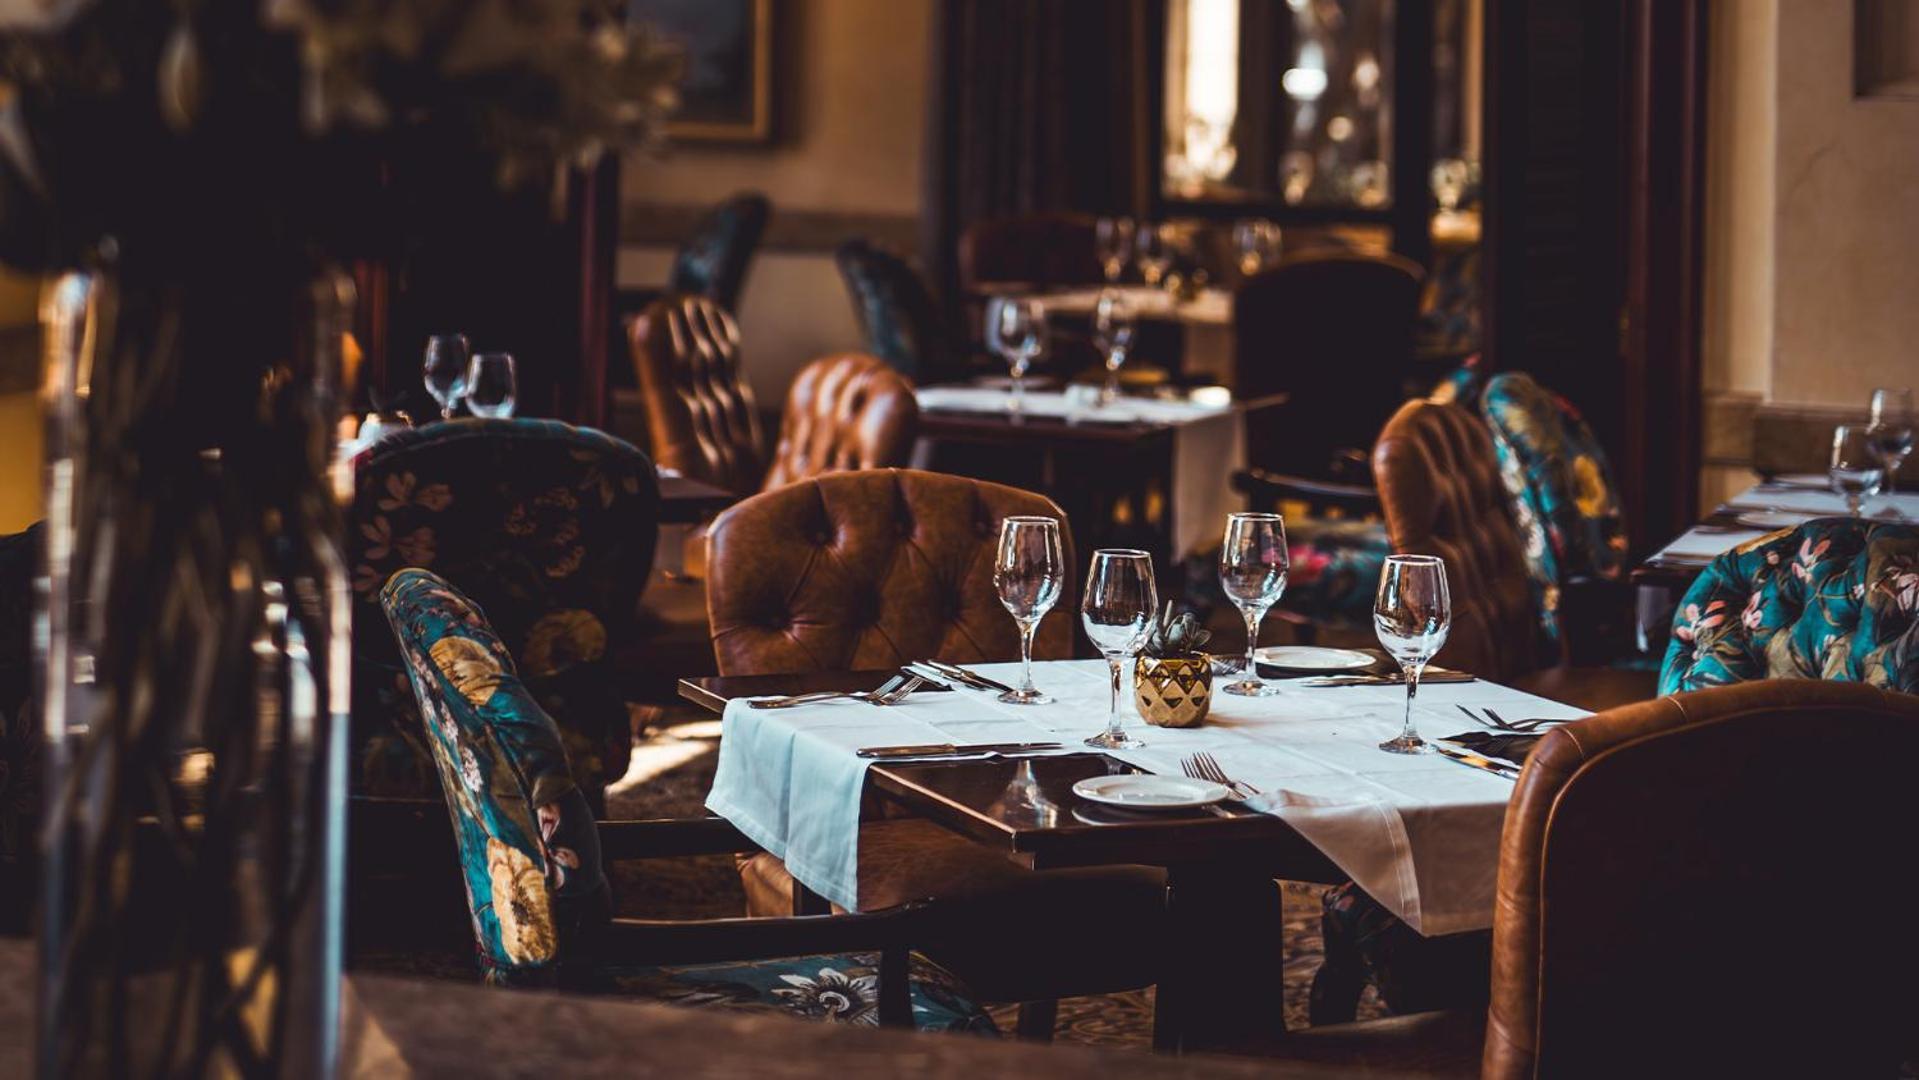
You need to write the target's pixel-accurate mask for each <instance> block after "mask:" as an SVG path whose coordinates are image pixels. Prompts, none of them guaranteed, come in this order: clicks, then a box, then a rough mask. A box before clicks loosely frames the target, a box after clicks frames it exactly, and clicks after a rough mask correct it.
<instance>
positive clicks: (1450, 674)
mask: <svg viewBox="0 0 1919 1080" xmlns="http://www.w3.org/2000/svg"><path fill="white" fill-rule="evenodd" d="M1477 681H1479V677H1478V676H1476V675H1470V674H1468V673H1466V672H1464V671H1429V672H1427V673H1426V674H1424V675H1421V676H1420V677H1419V685H1421V686H1431V685H1433V684H1435V683H1469V682H1477ZM1291 685H1293V686H1404V685H1406V677H1405V676H1404V675H1323V676H1319V677H1317V678H1311V679H1294V680H1292V684H1291Z"/></svg>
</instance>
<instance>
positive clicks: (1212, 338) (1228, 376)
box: [1035, 285, 1234, 386]
mask: <svg viewBox="0 0 1919 1080" xmlns="http://www.w3.org/2000/svg"><path fill="white" fill-rule="evenodd" d="M1109 291H1110V292H1114V293H1118V294H1119V295H1121V296H1123V297H1125V298H1126V300H1127V302H1128V304H1129V306H1130V307H1131V308H1132V310H1133V313H1134V315H1135V316H1136V317H1138V318H1141V319H1154V320H1160V321H1163V322H1170V323H1175V324H1177V325H1178V326H1179V331H1180V338H1181V348H1180V364H1179V367H1180V372H1181V374H1182V375H1184V376H1186V377H1187V378H1189V379H1192V380H1198V381H1210V382H1213V383H1216V384H1219V385H1222V386H1231V385H1232V384H1233V348H1234V344H1233V343H1234V337H1233V292H1232V290H1231V289H1221V288H1203V289H1199V290H1197V291H1196V292H1194V293H1192V294H1191V295H1182V294H1179V293H1174V292H1172V291H1170V290H1167V289H1164V288H1160V287H1157V286H1153V285H1107V286H1088V287H1080V288H1072V289H1060V290H1057V291H1052V292H1041V293H1037V294H1035V299H1037V300H1039V302H1040V305H1041V307H1042V308H1043V309H1044V310H1045V312H1046V314H1047V317H1048V319H1052V318H1054V317H1059V316H1063V317H1065V318H1069V319H1072V320H1075V321H1090V320H1091V319H1092V317H1093V309H1094V308H1095V306H1096V305H1098V303H1099V298H1100V295H1101V294H1102V293H1105V292H1109Z"/></svg>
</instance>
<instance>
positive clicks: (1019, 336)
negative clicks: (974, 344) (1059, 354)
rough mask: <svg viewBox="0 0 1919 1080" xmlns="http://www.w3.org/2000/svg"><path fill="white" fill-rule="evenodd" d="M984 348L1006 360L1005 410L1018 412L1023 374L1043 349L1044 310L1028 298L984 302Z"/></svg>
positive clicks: (1023, 398)
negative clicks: (1009, 381)
mask: <svg viewBox="0 0 1919 1080" xmlns="http://www.w3.org/2000/svg"><path fill="white" fill-rule="evenodd" d="M986 347H987V348H989V349H992V350H993V351H994V352H996V353H998V354H999V355H1000V358H1001V359H1003V360H1005V361H1006V369H1007V371H1008V372H1009V373H1010V374H1011V375H1012V376H1013V389H1012V394H1011V396H1010V397H1008V398H1007V401H1006V407H1007V409H1009V410H1011V411H1012V412H1020V411H1021V410H1023V409H1024V408H1025V404H1026V371H1027V369H1028V368H1030V367H1032V366H1033V361H1034V359H1036V358H1037V357H1038V356H1039V354H1040V353H1042V352H1044V351H1045V349H1046V309H1045V308H1043V307H1041V306H1040V303H1039V301H1038V300H1034V299H1032V298H1031V297H1024V296H995V297H993V298H992V299H991V300H989V301H987V303H986Z"/></svg>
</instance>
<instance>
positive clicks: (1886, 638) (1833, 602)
mask: <svg viewBox="0 0 1919 1080" xmlns="http://www.w3.org/2000/svg"><path fill="white" fill-rule="evenodd" d="M1915 626H1919V525H1911V524H1905V523H1892V522H1878V521H1871V520H1862V519H1857V518H1820V519H1818V520H1816V521H1810V522H1807V523H1806V524H1804V525H1801V526H1799V527H1798V528H1797V529H1788V530H1783V531H1781V532H1776V533H1772V534H1771V535H1768V536H1762V537H1760V538H1758V539H1756V540H1752V541H1750V542H1748V543H1745V544H1741V545H1740V546H1738V547H1736V548H1734V549H1733V550H1731V551H1728V552H1726V553H1725V554H1723V555H1721V556H1719V557H1718V558H1716V559H1714V560H1713V561H1712V562H1711V563H1710V564H1709V565H1708V566H1707V567H1706V569H1705V570H1704V571H1702V572H1701V573H1700V575H1699V577H1698V578H1697V579H1695V580H1694V581H1693V583H1692V587H1691V588H1690V589H1688V590H1686V596H1685V598H1684V599H1683V600H1681V601H1680V604H1679V611H1678V613H1677V614H1676V615H1675V616H1674V617H1673V628H1672V641H1671V643H1670V644H1669V645H1668V646H1667V648H1666V662H1665V666H1664V667H1663V668H1662V669H1661V671H1660V676H1659V692H1660V693H1662V694H1672V693H1677V692H1679V691H1681V690H1697V689H1700V688H1702V687H1707V686H1721V685H1724V684H1727V683H1735V682H1743V681H1745V680H1747V679H1795V678H1796V679H1849V680H1856V681H1859V682H1864V683H1869V684H1871V685H1873V686H1883V687H1885V688H1887V689H1891V690H1903V691H1906V692H1908V693H1912V692H1919V629H1915Z"/></svg>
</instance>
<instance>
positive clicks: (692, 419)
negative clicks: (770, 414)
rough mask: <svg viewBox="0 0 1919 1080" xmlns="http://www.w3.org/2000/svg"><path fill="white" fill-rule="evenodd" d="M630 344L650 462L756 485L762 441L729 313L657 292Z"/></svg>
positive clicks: (729, 484) (730, 483)
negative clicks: (741, 366)
mask: <svg viewBox="0 0 1919 1080" xmlns="http://www.w3.org/2000/svg"><path fill="white" fill-rule="evenodd" d="M632 343H633V365H634V372H635V375H636V376H637V378H638V379H639V384H640V395H641V397H642V399H643V400H644V401H645V403H646V437H647V443H648V446H649V447H650V449H651V452H652V455H653V460H654V462H656V463H657V464H658V465H659V466H660V467H661V468H664V469H673V470H675V471H677V472H679V473H680V474H681V475H682V476H688V477H691V478H693V479H695V480H703V481H705V482H707V483H709V484H717V485H719V486H720V487H723V488H726V489H728V490H729V491H735V492H739V493H741V494H745V493H747V492H750V491H753V490H755V489H757V488H758V487H759V485H760V479H761V477H762V476H763V475H764V474H765V471H766V462H765V456H764V455H765V453H766V449H765V446H766V442H765V437H764V435H763V434H762V433H761V431H760V414H759V410H758V408H757V407H756V406H755V405H754V402H753V391H752V389H751V388H749V387H748V386H747V385H746V380H745V378H744V377H743V376H742V375H741V374H740V328H739V324H738V323H736V322H734V321H733V316H731V315H729V314H727V312H726V309H725V308H723V307H721V306H719V305H718V304H716V303H714V302H713V301H711V300H708V299H705V298H704V297H698V296H681V295H674V296H665V297H661V298H660V299H658V300H655V301H653V302H652V303H651V304H648V305H647V306H646V310H644V311H642V312H640V314H639V316H638V317H637V318H635V319H634V320H633V327H632Z"/></svg>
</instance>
